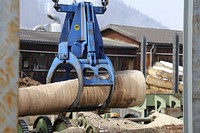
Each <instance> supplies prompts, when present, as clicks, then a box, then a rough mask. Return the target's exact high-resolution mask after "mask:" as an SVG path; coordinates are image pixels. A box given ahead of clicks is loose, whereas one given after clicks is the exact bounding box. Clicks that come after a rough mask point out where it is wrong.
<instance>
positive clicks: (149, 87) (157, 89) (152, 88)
mask: <svg viewBox="0 0 200 133" xmlns="http://www.w3.org/2000/svg"><path fill="white" fill-rule="evenodd" d="M146 94H172V89H167V88H160V87H157V86H153V85H148V84H147V89H146Z"/></svg>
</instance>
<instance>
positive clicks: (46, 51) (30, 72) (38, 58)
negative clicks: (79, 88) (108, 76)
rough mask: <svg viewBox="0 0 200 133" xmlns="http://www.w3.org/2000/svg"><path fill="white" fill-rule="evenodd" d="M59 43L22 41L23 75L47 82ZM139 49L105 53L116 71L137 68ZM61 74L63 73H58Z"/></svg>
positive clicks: (113, 48) (112, 49) (21, 60)
mask: <svg viewBox="0 0 200 133" xmlns="http://www.w3.org/2000/svg"><path fill="white" fill-rule="evenodd" d="M56 52H57V45H50V44H42V43H41V44H40V45H38V44H37V43H33V42H32V43H31V42H23V41H21V43H20V71H21V73H22V74H21V77H24V76H29V77H31V78H33V79H34V80H37V81H39V82H41V83H45V82H46V76H47V72H48V70H49V68H50V66H51V63H52V61H53V59H54V58H55V56H56V54H55V53H56ZM136 53H137V49H133V48H132V49H128V48H117V47H112V48H110V47H109V48H105V54H107V55H108V57H109V58H110V59H111V61H112V63H113V66H114V69H115V70H116V71H120V70H127V69H136V67H135V66H136V65H135V64H136V62H135V61H136ZM58 75H59V76H60V75H61V73H59V74H58Z"/></svg>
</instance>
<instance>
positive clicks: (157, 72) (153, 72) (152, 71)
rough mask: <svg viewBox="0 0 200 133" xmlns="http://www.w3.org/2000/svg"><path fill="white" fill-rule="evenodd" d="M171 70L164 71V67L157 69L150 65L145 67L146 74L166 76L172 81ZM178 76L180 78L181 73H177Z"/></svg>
mask: <svg viewBox="0 0 200 133" xmlns="http://www.w3.org/2000/svg"><path fill="white" fill-rule="evenodd" d="M172 72H173V71H170V70H168V71H166V70H165V69H163V70H162V69H160V68H159V69H157V68H152V67H149V68H148V69H147V73H148V75H153V76H158V77H162V78H166V79H168V80H169V81H172V80H173V74H172ZM179 78H180V79H182V75H179Z"/></svg>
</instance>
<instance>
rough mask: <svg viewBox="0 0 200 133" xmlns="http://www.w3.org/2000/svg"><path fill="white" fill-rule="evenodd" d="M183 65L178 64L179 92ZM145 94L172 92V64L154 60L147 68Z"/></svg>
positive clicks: (181, 89) (181, 84) (181, 88)
mask: <svg viewBox="0 0 200 133" xmlns="http://www.w3.org/2000/svg"><path fill="white" fill-rule="evenodd" d="M182 79H183V67H181V66H179V92H182V91H183V80H182ZM146 83H147V94H158V93H162V94H163V93H164V94H166V93H172V88H173V64H172V63H169V62H165V61H160V62H156V63H155V64H154V66H153V67H149V68H148V69H147V77H146Z"/></svg>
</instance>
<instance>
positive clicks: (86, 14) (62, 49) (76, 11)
mask: <svg viewBox="0 0 200 133" xmlns="http://www.w3.org/2000/svg"><path fill="white" fill-rule="evenodd" d="M53 2H54V3H55V5H54V8H55V9H56V11H58V12H67V15H66V17H65V22H64V25H63V30H62V33H61V36H60V40H59V44H58V54H57V56H56V57H55V59H54V61H53V63H52V65H51V67H50V69H49V72H48V75H47V79H46V82H47V83H51V82H57V81H63V80H69V79H73V78H74V77H72V76H71V75H70V73H71V72H73V71H74V70H75V71H76V73H77V78H78V80H79V84H78V93H77V97H76V100H75V101H74V103H73V104H72V105H71V107H70V108H69V109H68V110H67V111H74V110H79V107H78V104H79V101H80V96H81V93H82V91H83V87H84V86H110V94H109V96H108V98H107V99H106V101H105V102H104V103H103V104H102V105H100V106H94V107H91V106H89V107H85V109H84V110H86V111H88V110H93V109H105V108H106V107H107V106H108V104H109V103H110V101H111V98H112V94H113V90H114V82H115V74H114V68H113V65H112V62H111V61H110V59H109V58H108V57H107V56H106V55H105V54H104V46H103V41H102V37H101V34H100V30H99V26H98V22H97V18H96V14H103V13H104V12H105V11H106V5H107V4H108V0H106V1H105V0H102V7H95V6H93V4H92V3H90V2H81V3H73V4H72V5H64V4H59V3H58V2H59V0H53ZM60 68H61V69H62V70H63V69H64V71H65V75H64V76H63V77H61V78H58V77H56V74H55V73H56V71H57V70H59V69H60ZM101 72H104V73H103V74H106V75H108V76H105V75H104V76H102V75H101ZM81 110H83V108H82V109H81Z"/></svg>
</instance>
